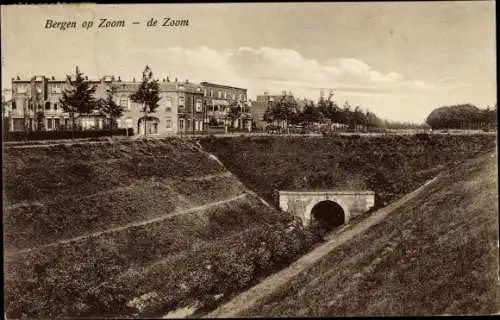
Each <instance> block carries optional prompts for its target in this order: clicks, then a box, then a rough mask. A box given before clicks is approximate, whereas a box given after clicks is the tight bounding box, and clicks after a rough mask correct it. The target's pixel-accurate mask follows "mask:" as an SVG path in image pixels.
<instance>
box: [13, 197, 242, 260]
mask: <svg viewBox="0 0 500 320" xmlns="http://www.w3.org/2000/svg"><path fill="white" fill-rule="evenodd" d="M247 195H248V194H247V193H242V194H240V195H237V196H235V197H232V198H228V199H224V200H220V201H216V202H212V203H208V204H205V205H202V206H197V207H193V208H191V209H187V210H182V211H174V212H170V213H167V214H165V215H162V216H159V217H155V218H152V219H148V220H143V221H138V222H134V223H129V224H126V225H123V226H120V227H116V228H111V229H107V230H103V231H98V232H93V233H89V234H85V235H82V236H78V237H74V238H70V239H65V240H59V241H56V242H52V243H49V244H46V245H43V246H38V247H33V248H28V249H23V250H20V251H14V252H5V258H6V259H9V258H13V257H15V256H18V255H21V254H24V253H28V252H32V251H37V250H41V249H45V248H48V247H53V246H57V245H61V244H66V243H70V242H75V241H80V240H84V239H86V238H90V237H97V236H100V235H102V234H106V233H111V232H116V231H120V230H124V229H128V228H132V227H137V226H142V225H146V224H150V223H154V222H158V221H162V220H165V219H168V218H171V217H175V216H179V215H183V214H189V213H193V212H196V211H202V210H205V209H209V208H212V207H217V206H220V205H223V204H226V203H229V202H233V201H237V200H240V199H243V198H245V197H246V196H247Z"/></svg>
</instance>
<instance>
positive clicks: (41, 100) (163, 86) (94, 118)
mask: <svg viewBox="0 0 500 320" xmlns="http://www.w3.org/2000/svg"><path fill="white" fill-rule="evenodd" d="M86 80H87V81H89V82H90V83H91V84H92V85H95V87H96V91H95V98H96V99H99V98H105V97H106V95H107V94H108V92H110V90H111V92H113V97H114V101H115V102H116V103H117V104H119V105H121V106H122V107H123V109H124V113H123V116H122V117H120V118H119V119H116V125H117V127H118V128H133V129H134V131H135V132H136V134H144V132H145V131H146V133H147V134H173V133H178V132H201V131H203V130H204V126H203V119H204V111H205V110H204V108H203V90H202V86H201V85H199V84H193V83H189V82H188V81H187V80H186V82H182V83H181V82H177V81H175V82H170V81H169V80H168V78H167V79H163V80H162V81H161V82H160V97H161V99H160V101H159V107H158V108H156V110H154V111H153V112H149V113H148V115H147V118H144V113H143V112H142V109H143V106H142V104H138V103H135V102H132V101H131V99H130V95H131V94H132V93H134V92H135V91H136V90H137V89H138V88H139V85H140V82H137V81H135V79H134V81H122V80H121V79H120V77H118V78H117V79H115V77H114V76H104V77H102V78H101V79H99V80H88V79H86ZM69 87H70V83H69V81H68V80H67V79H66V80H61V79H55V78H54V77H51V78H49V77H46V76H35V77H32V78H31V79H29V80H21V79H20V78H16V79H14V78H13V79H12V103H11V108H10V109H11V112H10V124H11V125H10V128H11V131H24V130H26V128H28V130H36V129H41V130H58V129H63V128H68V127H70V126H71V120H70V116H69V114H68V113H66V112H64V110H63V109H62V106H61V104H60V102H59V99H60V98H61V97H62V92H63V91H64V90H65V89H67V88H69ZM109 120H110V119H106V117H105V116H103V115H101V114H100V113H99V112H93V113H91V114H82V115H78V117H77V125H78V126H79V127H81V128H82V129H103V128H104V127H106V126H109V125H110V121H109ZM25 126H26V127H25Z"/></svg>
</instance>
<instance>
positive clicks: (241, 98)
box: [240, 93, 245, 101]
mask: <svg viewBox="0 0 500 320" xmlns="http://www.w3.org/2000/svg"><path fill="white" fill-rule="evenodd" d="M240 100H241V101H245V95H244V94H243V93H242V94H240Z"/></svg>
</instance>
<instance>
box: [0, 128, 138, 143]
mask: <svg viewBox="0 0 500 320" xmlns="http://www.w3.org/2000/svg"><path fill="white" fill-rule="evenodd" d="M127 131H128V133H127ZM110 135H114V136H127V135H128V136H133V135H134V129H132V128H128V129H114V130H113V131H109V130H82V131H80V130H77V131H74V132H72V131H32V132H28V133H26V132H23V131H9V132H4V136H3V141H22V140H57V139H72V138H76V139H82V138H97V137H105V136H110Z"/></svg>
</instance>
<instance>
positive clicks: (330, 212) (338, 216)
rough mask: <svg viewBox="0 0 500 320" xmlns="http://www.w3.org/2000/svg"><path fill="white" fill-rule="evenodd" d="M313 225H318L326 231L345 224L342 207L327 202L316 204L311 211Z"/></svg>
mask: <svg viewBox="0 0 500 320" xmlns="http://www.w3.org/2000/svg"><path fill="white" fill-rule="evenodd" d="M311 217H312V218H313V221H314V223H317V224H319V225H320V226H321V227H323V228H325V229H326V230H327V231H330V230H333V229H334V228H336V227H338V226H340V225H343V224H344V223H345V213H344V210H343V209H342V207H341V206H340V205H339V204H337V203H335V202H333V201H329V200H325V201H321V202H318V203H317V204H316V205H315V206H314V207H313V208H312V210H311Z"/></svg>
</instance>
